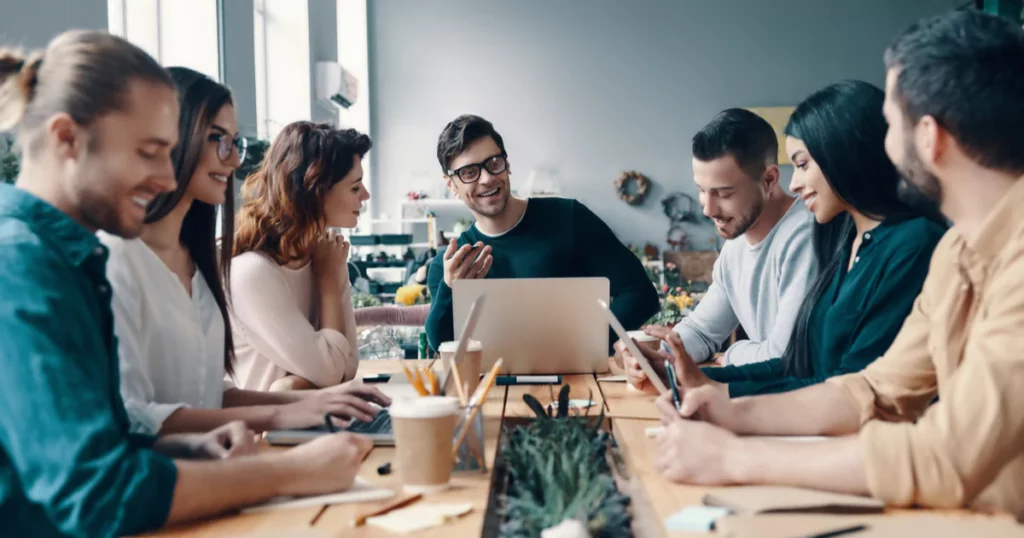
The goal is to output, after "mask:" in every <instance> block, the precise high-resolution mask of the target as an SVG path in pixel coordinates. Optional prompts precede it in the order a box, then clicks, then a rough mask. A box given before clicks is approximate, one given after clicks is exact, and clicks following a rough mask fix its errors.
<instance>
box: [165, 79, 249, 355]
mask: <svg viewBox="0 0 1024 538" xmlns="http://www.w3.org/2000/svg"><path fill="white" fill-rule="evenodd" d="M167 71H168V72H170V74H171V80H172V81H173V82H174V86H175V88H177V90H178V104H179V106H180V108H181V114H180V116H179V118H178V145H177V146H175V148H174V150H173V151H172V152H171V160H172V161H173V162H174V176H175V177H176V178H177V179H178V188H177V189H175V190H174V191H173V192H168V193H163V194H160V195H158V196H157V197H156V198H154V199H153V201H152V202H151V203H150V204H149V207H147V208H146V220H145V222H146V223H151V222H156V221H158V220H160V219H162V218H164V217H166V216H167V214H168V213H170V212H171V210H173V209H174V208H175V206H177V205H178V203H179V202H181V199H182V197H183V196H184V195H185V192H186V191H187V190H188V185H189V183H190V182H191V181H192V175H193V174H194V173H195V171H196V168H197V167H198V165H199V161H200V159H201V158H202V156H203V151H204V150H205V149H206V147H207V145H208V144H207V132H208V131H209V129H210V125H211V124H212V123H213V119H214V118H215V117H216V116H217V114H218V113H219V112H220V109H221V108H223V107H224V106H225V105H230V104H232V99H231V91H230V90H228V89H227V87H225V86H224V85H222V84H219V83H217V82H216V81H214V80H213V79H211V78H210V77H207V76H206V75H204V74H202V73H199V72H196V71H193V70H191V69H188V68H185V67H171V68H168V69H167ZM234 207H235V196H234V185H228V188H227V199H226V200H225V202H224V205H223V207H222V208H221V232H222V235H223V238H222V239H221V245H220V252H219V253H218V249H217V237H216V235H217V207H216V206H213V205H210V204H207V203H205V202H200V201H199V200H194V201H193V202H192V206H191V207H190V208H189V210H188V213H186V214H185V220H184V221H183V222H182V225H181V235H180V236H179V238H180V240H181V243H182V244H183V245H184V246H185V248H186V249H188V253H189V256H191V257H192V263H194V264H195V265H196V269H197V270H198V271H199V272H200V273H201V274H202V275H203V279H205V280H206V284H207V285H208V286H209V287H210V291H212V292H213V297H214V299H215V300H216V301H217V306H218V308H220V313H221V315H222V316H223V317H224V370H225V371H227V372H228V373H233V371H234V368H232V364H234V358H235V351H234V349H235V346H234V343H233V342H232V339H231V318H230V316H229V315H228V295H227V293H226V292H225V290H227V289H229V286H228V282H229V281H230V280H229V279H230V264H231V244H232V238H233V237H234ZM218 258H219V260H218Z"/></svg>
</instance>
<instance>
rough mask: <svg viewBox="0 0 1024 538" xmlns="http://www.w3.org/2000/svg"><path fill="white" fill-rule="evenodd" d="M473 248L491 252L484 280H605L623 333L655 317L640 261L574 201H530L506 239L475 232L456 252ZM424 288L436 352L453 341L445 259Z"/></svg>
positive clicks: (435, 264)
mask: <svg viewBox="0 0 1024 538" xmlns="http://www.w3.org/2000/svg"><path fill="white" fill-rule="evenodd" d="M477 242H482V243H483V244H485V245H490V246H491V249H492V252H493V256H494V263H493V265H492V266H491V270H490V272H488V273H487V278H571V277H598V276H603V277H606V278H608V280H609V283H610V295H611V299H612V302H611V309H612V312H614V313H615V315H616V316H618V318H619V321H621V322H622V324H623V325H624V326H625V327H626V329H627V330H632V329H638V328H640V326H641V325H643V324H644V322H646V321H647V320H648V319H650V318H651V316H653V315H654V314H655V313H656V312H657V311H658V294H657V292H656V291H655V289H654V285H653V284H651V281H650V279H648V278H647V272H646V271H644V267H643V265H642V264H641V263H640V260H639V259H637V257H636V256H634V255H633V253H632V252H630V251H629V249H627V248H626V247H625V245H623V244H622V243H621V242H620V241H619V240H618V239H617V238H616V237H615V234H613V233H612V231H611V229H609V228H608V226H607V225H606V224H605V223H604V222H603V221H602V220H601V219H600V218H598V217H597V215H595V214H594V213H593V212H592V211H590V210H589V209H587V208H586V206H584V205H583V204H581V203H579V202H577V201H576V200H572V199H568V198H531V199H530V200H529V204H528V205H527V206H526V213H525V214H524V215H523V219H522V220H521V221H520V222H519V224H517V225H516V226H515V227H514V228H512V229H511V230H509V231H508V232H507V233H505V234H504V235H501V236H499V237H489V236H487V235H484V234H482V233H480V231H479V230H477V228H476V226H473V227H471V228H470V229H469V230H467V231H466V232H464V233H463V234H462V235H461V236H460V237H459V246H462V245H465V244H467V243H470V244H474V243H477ZM427 287H428V288H429V289H430V296H431V301H432V304H431V306H430V315H429V316H427V326H426V331H427V338H428V340H429V341H430V346H431V347H432V348H433V349H435V350H436V349H437V347H438V346H439V345H440V344H441V343H443V342H446V341H449V340H452V339H454V338H455V329H454V322H453V319H452V290H451V288H449V287H448V285H447V284H445V282H444V260H443V255H438V256H437V257H435V258H434V261H433V263H431V265H430V269H429V270H428V271H427ZM510 330H515V328H514V327H510ZM610 338H611V337H610ZM610 341H614V340H610Z"/></svg>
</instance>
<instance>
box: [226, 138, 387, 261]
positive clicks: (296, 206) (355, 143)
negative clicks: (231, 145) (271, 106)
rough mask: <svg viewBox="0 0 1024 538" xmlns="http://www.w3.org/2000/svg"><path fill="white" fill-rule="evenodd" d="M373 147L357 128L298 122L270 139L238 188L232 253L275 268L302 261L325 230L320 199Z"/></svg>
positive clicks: (322, 206)
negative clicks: (255, 256)
mask: <svg viewBox="0 0 1024 538" xmlns="http://www.w3.org/2000/svg"><path fill="white" fill-rule="evenodd" d="M371 147H373V142H372V141H370V137H368V136H366V135H365V134H362V133H359V132H358V131H356V130H355V129H341V130H339V129H335V128H334V127H332V126H331V125H329V124H326V123H313V122H308V121H297V122H294V123H291V124H288V125H286V126H285V128H284V129H282V130H281V132H280V133H279V134H278V135H277V138H275V139H274V143H273V144H271V146H270V151H269V152H268V153H267V156H266V158H265V159H264V160H263V163H262V164H260V167H259V169H257V170H256V171H255V172H253V173H252V175H250V176H249V177H247V178H246V179H245V184H244V185H242V200H243V202H242V208H241V209H240V210H239V212H238V217H237V219H236V220H235V229H236V231H235V248H234V255H235V256H238V255H239V254H242V253H245V252H249V251H255V252H262V253H264V254H266V255H267V256H269V257H270V258H272V259H273V260H274V261H275V262H277V263H278V264H281V265H284V264H286V263H288V262H291V261H294V260H299V259H303V258H305V257H306V256H307V255H308V254H309V253H310V252H311V250H312V247H313V245H314V243H316V240H317V238H318V237H320V235H321V234H322V233H323V231H324V196H326V195H327V191H329V190H330V189H331V187H333V186H334V185H335V184H336V183H338V182H339V181H341V180H342V179H343V178H344V177H345V176H346V175H348V173H349V172H350V171H351V170H352V158H353V157H355V156H357V155H358V156H359V157H360V158H362V157H363V156H364V155H366V153H367V152H369V151H370V148H371Z"/></svg>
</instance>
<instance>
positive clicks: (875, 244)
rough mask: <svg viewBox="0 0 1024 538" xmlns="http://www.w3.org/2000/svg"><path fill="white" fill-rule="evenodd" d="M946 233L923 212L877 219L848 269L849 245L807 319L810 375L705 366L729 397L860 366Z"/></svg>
mask: <svg viewBox="0 0 1024 538" xmlns="http://www.w3.org/2000/svg"><path fill="white" fill-rule="evenodd" d="M944 233H945V229H944V228H943V227H942V226H939V225H938V224H935V223H933V222H931V221H928V220H926V219H923V218H916V219H910V220H903V221H900V222H894V223H886V222H883V223H882V224H880V225H879V226H877V227H876V228H875V229H874V230H871V231H870V232H866V233H865V234H864V237H863V241H862V243H861V246H860V251H859V252H858V253H857V258H856V259H855V261H854V264H853V267H852V268H851V269H850V270H849V272H847V271H845V269H846V268H847V267H849V262H850V259H849V256H850V250H851V248H852V244H851V245H848V246H847V248H846V257H845V259H844V260H843V265H842V266H841V269H840V270H839V271H836V274H835V275H834V276H833V277H832V281H831V283H830V284H829V286H828V288H826V289H825V292H824V293H823V294H822V296H821V299H820V300H818V303H817V305H815V307H814V310H813V311H812V312H811V317H810V320H809V322H808V332H807V338H808V343H809V346H810V351H811V360H812V363H811V364H812V366H813V375H812V376H810V377H792V376H787V375H785V368H784V365H783V364H782V359H772V360H769V361H765V362H759V363H755V364H747V365H744V366H726V367H724V368H704V369H703V370H704V373H705V374H707V375H708V377H710V378H711V379H714V380H715V381H719V382H722V383H728V384H729V395H730V396H732V397H737V396H746V395H750V394H767V393H773V392H786V391H790V390H795V389H798V388H800V387H805V386H808V385H813V384H815V383H821V382H822V381H824V380H825V379H828V378H830V377H833V376H837V375H842V374H847V373H851V372H858V371H860V370H862V369H864V367H865V366H867V365H868V364H870V363H871V362H872V361H874V360H875V359H876V358H878V357H880V356H882V354H883V353H885V351H886V350H887V349H888V348H889V344H891V343H892V341H893V340H894V339H895V338H896V334H897V333H898V332H899V330H900V327H902V326H903V320H904V319H906V317H907V316H908V315H909V314H910V309H911V308H912V306H913V304H914V300H915V299H916V298H917V295H918V294H919V293H920V292H921V286H922V285H923V284H924V279H925V276H926V275H927V274H928V265H929V263H930V261H931V257H932V251H933V250H935V245H936V244H938V242H939V239H940V238H941V237H942V235H943V234H944Z"/></svg>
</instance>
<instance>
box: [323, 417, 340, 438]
mask: <svg viewBox="0 0 1024 538" xmlns="http://www.w3.org/2000/svg"><path fill="white" fill-rule="evenodd" d="M324 425H325V426H327V431H329V432H331V433H335V432H337V431H338V429H337V428H335V427H334V422H333V421H332V420H331V414H330V413H324Z"/></svg>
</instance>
